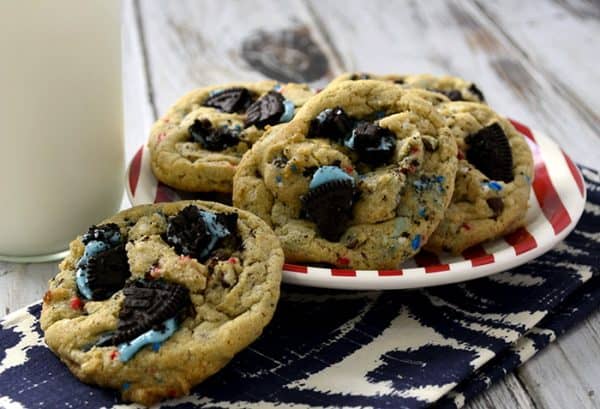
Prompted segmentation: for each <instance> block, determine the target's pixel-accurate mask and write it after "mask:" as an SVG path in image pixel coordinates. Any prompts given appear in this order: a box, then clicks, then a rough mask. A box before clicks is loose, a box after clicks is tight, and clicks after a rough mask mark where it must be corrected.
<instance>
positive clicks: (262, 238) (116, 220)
mask: <svg viewBox="0 0 600 409" xmlns="http://www.w3.org/2000/svg"><path fill="white" fill-rule="evenodd" d="M282 265H283V252H282V250H281V247H280V245H279V242H278V240H277V237H276V236H275V235H274V234H273V232H272V231H271V229H269V227H268V226H267V225H266V224H265V223H264V222H263V221H262V220H260V219H259V218H258V217H256V216H254V215H252V214H250V213H248V212H245V211H241V210H238V209H234V208H231V207H228V206H224V205H220V204H216V203H210V202H201V201H187V202H175V203H168V204H159V205H146V206H139V207H134V208H132V209H129V210H125V211H123V212H121V213H119V214H117V215H116V216H114V217H112V218H110V219H108V220H106V221H105V222H103V223H101V224H100V225H98V226H92V227H91V228H90V230H89V231H88V232H87V233H86V234H84V235H82V236H81V237H78V238H77V239H75V240H74V241H73V242H71V245H70V253H69V255H68V256H67V258H66V259H65V260H63V262H62V263H61V264H60V272H59V273H58V274H57V276H56V277H55V278H54V279H52V280H51V281H50V289H49V290H48V292H47V293H46V294H45V296H44V303H43V310H42V315H41V326H42V329H43V330H44V332H45V340H46V343H47V344H48V346H49V347H50V348H51V349H52V351H53V352H54V353H56V355H58V357H59V358H60V359H61V360H62V361H63V362H64V363H65V364H66V365H67V366H68V367H69V369H70V370H71V372H73V374H75V376H77V377H78V378H79V379H81V380H82V381H84V382H86V383H93V384H97V385H100V386H103V387H109V388H115V389H118V390H120V392H121V395H122V397H123V399H125V400H128V401H135V402H140V403H143V404H146V405H149V404H152V403H154V402H157V401H159V400H161V399H163V398H166V397H177V396H181V395H184V394H187V393H188V392H189V390H190V388H191V387H192V386H194V385H195V384H197V383H199V382H201V381H202V380H204V379H205V378H207V377H208V376H210V375H212V374H214V373H215V372H217V371H218V370H219V369H221V368H222V367H223V366H225V365H226V364H227V362H229V360H230V359H231V358H232V357H233V356H234V355H235V354H236V353H237V352H239V351H240V350H241V349H243V348H245V347H246V346H247V345H248V344H250V343H251V342H252V341H254V340H255V339H256V338H257V337H258V336H259V335H260V334H261V332H262V329H263V328H264V326H265V325H266V324H267V323H268V322H269V321H270V319H271V317H272V315H273V312H274V310H275V305H276V303H277V300H278V298H279V285H280V281H281V269H282Z"/></svg>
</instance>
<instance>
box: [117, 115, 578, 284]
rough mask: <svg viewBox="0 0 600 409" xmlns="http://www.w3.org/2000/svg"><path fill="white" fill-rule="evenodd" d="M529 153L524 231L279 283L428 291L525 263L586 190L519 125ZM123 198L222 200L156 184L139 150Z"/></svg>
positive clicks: (569, 219) (288, 273) (296, 275)
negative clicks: (531, 171) (388, 266)
mask: <svg viewBox="0 0 600 409" xmlns="http://www.w3.org/2000/svg"><path fill="white" fill-rule="evenodd" d="M512 123H513V125H514V126H515V127H516V128H517V130H519V132H521V133H522V134H523V135H525V137H526V138H525V139H526V140H527V142H528V143H529V146H530V148H531V150H532V152H533V157H534V162H535V179H534V182H533V185H532V191H531V196H530V198H529V210H528V212H527V216H526V225H525V227H522V228H520V229H519V230H517V231H515V232H513V233H511V234H508V235H506V236H505V237H503V238H500V239H497V240H494V241H490V242H486V243H483V244H482V245H478V246H475V247H472V248H470V249H468V250H466V251H464V252H463V253H462V255H461V256H451V255H446V254H442V255H435V254H431V253H426V252H423V251H421V252H420V253H419V254H417V255H416V256H415V257H414V258H413V259H411V260H408V261H407V262H405V263H404V264H403V265H402V266H401V268H399V269H398V270H350V269H338V268H324V267H312V266H303V265H296V264H285V265H284V270H283V281H284V282H286V283H290V284H297V285H303V286H310V287H324V288H339V289H355V290H385V289H402V288H418V287H428V286H434V285H441V284H450V283H456V282H460V281H466V280H472V279H474V278H479V277H484V276H487V275H490V274H494V273H498V272H500V271H505V270H507V269H510V268H512V267H515V266H518V265H521V264H524V263H526V262H527V261H529V260H532V259H534V258H536V257H538V256H540V255H542V254H543V253H545V252H546V251H548V250H550V249H551V248H552V247H553V246H554V245H555V244H557V243H558V242H560V241H561V240H562V239H563V238H564V237H565V236H566V235H567V234H568V233H569V232H571V230H573V228H574V227H575V224H576V223H577V221H578V220H579V218H580V217H581V214H582V213H583V207H584V205H585V195H586V193H585V185H584V182H583V178H582V176H581V173H580V172H579V169H577V167H576V166H575V165H574V164H573V162H572V161H571V159H570V158H569V157H568V156H567V155H566V154H565V153H564V152H563V151H562V150H561V149H560V148H559V147H558V145H556V144H555V143H554V142H553V141H552V140H551V139H550V138H548V137H547V136H545V135H543V134H542V133H540V132H537V131H532V130H530V129H529V128H528V127H526V126H525V125H523V124H520V123H519V122H516V121H512ZM126 185H127V194H128V196H129V200H130V201H131V203H132V204H133V205H139V204H146V203H159V202H170V201H175V200H181V199H204V200H210V199H213V200H219V199H223V198H224V197H223V196H221V197H216V196H212V197H211V196H210V195H202V194H194V193H187V192H181V191H177V190H174V189H172V188H170V187H168V186H165V185H164V184H162V183H161V182H159V181H157V180H156V178H155V177H154V175H153V174H152V170H151V168H150V152H149V151H148V148H147V147H146V146H144V147H141V148H140V149H139V150H138V152H137V153H136V154H135V156H134V157H133V159H132V161H131V163H130V164H129V168H128V170H127V183H126Z"/></svg>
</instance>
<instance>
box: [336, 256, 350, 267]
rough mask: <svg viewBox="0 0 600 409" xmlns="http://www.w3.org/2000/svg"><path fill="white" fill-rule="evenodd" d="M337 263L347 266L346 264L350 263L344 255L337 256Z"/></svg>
mask: <svg viewBox="0 0 600 409" xmlns="http://www.w3.org/2000/svg"><path fill="white" fill-rule="evenodd" d="M337 262H338V264H341V265H343V266H347V265H348V264H350V259H348V258H346V257H339V258H338V259H337Z"/></svg>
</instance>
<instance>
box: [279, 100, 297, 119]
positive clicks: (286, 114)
mask: <svg viewBox="0 0 600 409" xmlns="http://www.w3.org/2000/svg"><path fill="white" fill-rule="evenodd" d="M283 109H284V111H283V114H281V117H280V118H279V122H290V121H291V120H292V118H293V117H294V103H293V102H292V101H290V100H289V99H286V100H285V101H283Z"/></svg>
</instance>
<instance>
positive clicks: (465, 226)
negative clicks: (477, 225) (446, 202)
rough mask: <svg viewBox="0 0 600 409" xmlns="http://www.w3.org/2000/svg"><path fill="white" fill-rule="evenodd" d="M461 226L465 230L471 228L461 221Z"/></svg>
mask: <svg viewBox="0 0 600 409" xmlns="http://www.w3.org/2000/svg"><path fill="white" fill-rule="evenodd" d="M462 228H463V229H465V230H471V225H469V224H467V223H463V224H462Z"/></svg>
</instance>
